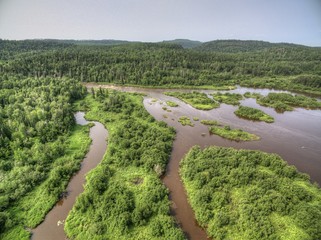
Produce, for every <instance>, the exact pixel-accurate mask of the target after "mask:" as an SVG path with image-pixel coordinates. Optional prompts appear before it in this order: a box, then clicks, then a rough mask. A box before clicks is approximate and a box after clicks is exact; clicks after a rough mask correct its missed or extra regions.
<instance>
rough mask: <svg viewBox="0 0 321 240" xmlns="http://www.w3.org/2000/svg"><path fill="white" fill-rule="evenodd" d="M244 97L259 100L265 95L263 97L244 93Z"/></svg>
mask: <svg viewBox="0 0 321 240" xmlns="http://www.w3.org/2000/svg"><path fill="white" fill-rule="evenodd" d="M244 97H246V98H255V99H258V98H261V97H263V95H261V94H259V93H252V92H246V93H244Z"/></svg>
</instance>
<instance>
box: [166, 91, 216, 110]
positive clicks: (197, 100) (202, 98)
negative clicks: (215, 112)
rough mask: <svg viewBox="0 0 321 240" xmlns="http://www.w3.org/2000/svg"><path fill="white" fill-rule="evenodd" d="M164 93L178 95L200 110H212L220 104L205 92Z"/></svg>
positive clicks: (177, 96)
mask: <svg viewBox="0 0 321 240" xmlns="http://www.w3.org/2000/svg"><path fill="white" fill-rule="evenodd" d="M164 94H165V95H167V96H171V97H176V98H178V99H180V100H182V101H183V102H185V103H187V104H189V105H191V106H192V107H194V108H196V109H199V110H211V109H213V108H218V107H219V106H220V104H219V103H217V102H215V101H214V100H213V99H210V98H208V97H207V96H206V94H205V93H200V92H191V93H183V92H165V93H164Z"/></svg>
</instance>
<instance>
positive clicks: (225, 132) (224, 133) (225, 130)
mask: <svg viewBox="0 0 321 240" xmlns="http://www.w3.org/2000/svg"><path fill="white" fill-rule="evenodd" d="M209 131H210V133H211V134H216V135H218V136H220V137H223V138H226V139H229V140H233V141H254V140H259V139H260V137H259V136H256V135H255V134H252V133H248V132H245V131H243V130H242V129H231V127H230V126H224V127H218V126H211V127H210V128H209Z"/></svg>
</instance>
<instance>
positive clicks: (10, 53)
mask: <svg viewBox="0 0 321 240" xmlns="http://www.w3.org/2000/svg"><path fill="white" fill-rule="evenodd" d="M70 46H72V43H69V42H64V41H61V40H54V39H47V40H20V41H15V40H2V39H0V60H8V59H12V58H13V57H14V56H16V55H19V54H21V53H35V52H44V51H48V50H54V49H55V50H61V49H64V48H67V47H70Z"/></svg>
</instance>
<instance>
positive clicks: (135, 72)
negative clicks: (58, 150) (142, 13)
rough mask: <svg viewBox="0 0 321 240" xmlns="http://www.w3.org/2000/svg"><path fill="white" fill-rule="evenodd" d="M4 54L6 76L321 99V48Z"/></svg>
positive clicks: (57, 45) (119, 48)
mask: <svg viewBox="0 0 321 240" xmlns="http://www.w3.org/2000/svg"><path fill="white" fill-rule="evenodd" d="M114 44H118V45H114ZM179 44H180V43H179ZM107 45H110V46H107ZM0 49H1V53H0V73H1V74H8V73H14V74H22V75H24V76H36V77H40V76H43V77H62V76H64V77H70V78H73V79H77V80H79V81H86V82H105V83H113V84H122V85H124V84H125V85H140V86H152V87H153V86H165V87H166V86H168V87H174V86H176V87H179V86H184V87H186V86H189V87H190V86H193V88H203V86H204V87H205V88H211V89H214V88H215V87H221V86H233V85H235V84H240V85H241V86H250V87H261V88H262V87H264V88H266V87H267V88H275V89H288V90H293V91H304V92H309V93H315V94H318V95H321V90H320V87H319V84H318V82H319V81H320V73H321V64H320V55H321V48H312V47H305V46H299V45H294V44H271V43H266V42H259V41H234V42H233V41H232V42H231V41H220V42H218V41H215V42H209V43H203V44H202V45H201V46H200V47H197V48H192V50H191V49H184V48H183V47H182V46H180V45H178V44H173V43H126V42H124V41H122V42H120V41H116V42H110V41H109V42H108V41H105V42H104V41H87V42H86V41H83V42H81V41H58V40H53V41H48V40H43V41H41V40H36V41H32V40H29V41H7V40H0ZM7 60H9V61H7ZM224 88H226V87H224Z"/></svg>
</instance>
